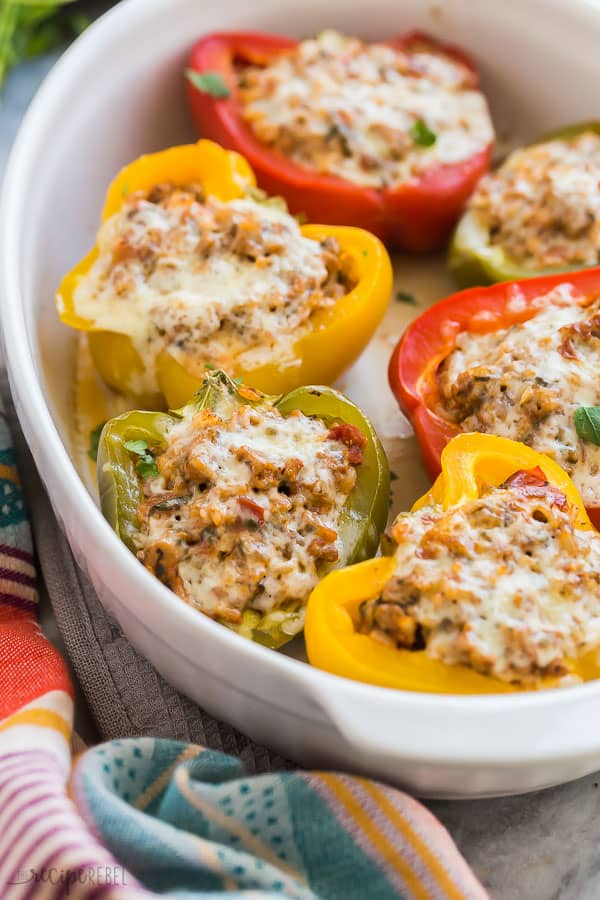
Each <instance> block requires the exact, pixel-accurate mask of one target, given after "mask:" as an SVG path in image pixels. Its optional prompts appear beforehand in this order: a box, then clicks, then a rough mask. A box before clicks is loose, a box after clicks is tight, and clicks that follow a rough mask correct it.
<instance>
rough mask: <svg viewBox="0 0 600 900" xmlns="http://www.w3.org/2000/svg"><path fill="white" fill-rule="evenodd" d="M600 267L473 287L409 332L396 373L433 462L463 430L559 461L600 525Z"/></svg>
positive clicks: (403, 402)
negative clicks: (495, 436)
mask: <svg viewBox="0 0 600 900" xmlns="http://www.w3.org/2000/svg"><path fill="white" fill-rule="evenodd" d="M599 363H600V269H597V268H596V269H582V270H581V271H579V272H575V273H573V274H571V275H553V276H549V277H544V278H530V279H526V280H524V281H522V282H513V283H504V284H495V285H492V286H490V287H487V288H472V289H470V290H467V291H462V292H460V293H458V294H454V295H453V296H451V297H448V298H447V299H445V300H442V301H440V302H439V303H436V304H435V305H434V306H432V307H431V308H430V309H428V310H427V312H425V313H424V314H423V315H422V316H420V317H419V318H418V319H416V320H415V321H414V322H413V323H412V324H411V325H410V326H409V328H408V329H407V330H406V332H405V333H404V336H403V337H402V339H401V341H400V343H399V344H398V346H397V348H396V350H395V351H394V354H393V356H392V359H391V361H390V367H389V376H390V383H391V386H392V390H393V391H394V393H395V395H396V397H397V399H398V401H399V403H400V406H401V408H402V409H403V411H404V412H405V413H406V415H407V416H408V417H409V418H410V419H411V421H412V424H413V427H414V429H415V432H416V435H417V440H418V442H419V445H420V448H421V453H422V455H423V458H424V461H425V464H426V466H427V468H428V470H429V472H430V474H431V475H432V476H435V475H437V473H438V472H439V470H440V457H441V452H442V449H443V447H444V446H445V444H447V442H448V441H449V440H450V439H451V438H452V437H453V436H454V435H455V434H457V433H458V432H460V431H479V432H486V433H491V434H498V435H501V436H503V437H507V438H511V439H513V440H518V441H522V442H523V443H526V444H528V445H529V446H531V447H533V448H534V449H535V450H538V451H539V452H541V453H545V454H547V455H548V456H550V457H552V459H554V460H555V461H556V462H557V463H558V464H559V465H561V466H562V467H563V468H564V469H565V470H566V471H567V472H568V474H569V475H570V476H571V477H572V478H573V481H574V482H575V485H576V487H577V489H578V490H579V492H580V494H581V496H582V498H583V501H584V503H585V506H586V508H587V510H588V512H589V514H590V516H591V518H592V521H593V522H594V523H595V524H596V525H598V526H600V381H599V379H598V368H599Z"/></svg>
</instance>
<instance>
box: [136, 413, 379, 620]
mask: <svg viewBox="0 0 600 900" xmlns="http://www.w3.org/2000/svg"><path fill="white" fill-rule="evenodd" d="M348 429H350V430H348ZM353 441H354V442H355V443H354V455H353V452H352V446H353ZM363 445H364V438H363V436H362V435H361V433H360V432H359V431H358V429H354V428H353V426H348V425H342V426H338V427H337V428H336V427H335V426H334V427H333V428H332V429H330V428H329V427H328V426H327V425H325V424H324V422H323V421H322V420H320V419H317V418H309V417H306V416H304V415H302V414H301V413H291V414H290V415H289V416H286V417H284V416H282V415H281V414H280V413H279V412H278V411H277V410H276V409H275V408H273V407H264V408H262V407H261V408H259V409H256V408H252V407H251V406H242V407H241V408H239V409H237V410H236V411H234V412H233V413H232V414H231V415H230V416H229V417H227V418H221V417H220V416H219V415H216V414H215V413H213V412H211V411H210V410H203V411H201V412H198V413H196V414H195V415H193V416H191V415H188V416H187V418H185V419H184V420H183V421H182V422H181V423H180V424H177V425H176V426H175V427H173V428H172V430H171V431H170V433H169V435H168V447H167V449H166V450H165V451H164V452H163V453H162V454H161V455H159V456H158V458H157V461H158V467H159V471H160V475H159V477H158V478H150V479H147V480H146V481H145V482H144V491H145V494H146V503H145V504H144V506H143V507H142V509H141V512H140V516H141V524H142V527H141V532H140V541H139V544H140V549H139V556H140V558H141V559H142V560H143V562H144V563H145V564H146V565H147V566H148V568H150V570H151V571H152V572H154V573H155V574H156V575H157V576H158V577H159V578H160V579H161V580H162V581H163V582H165V583H166V584H167V585H168V586H169V587H171V588H172V589H173V590H174V591H175V592H176V593H177V594H179V596H180V597H182V598H183V599H184V600H185V601H186V602H187V603H190V604H191V605H192V606H194V607H196V608H197V609H199V610H201V611H202V612H203V613H206V614H207V615H210V616H213V617H217V618H220V619H224V620H226V621H229V622H233V623H237V622H239V621H240V620H241V615H242V613H243V611H244V610H245V609H252V610H258V611H260V612H262V613H270V612H272V611H273V610H278V609H281V608H285V609H290V607H291V608H292V609H297V610H298V618H297V620H296V623H295V625H294V629H295V631H299V630H300V629H301V628H302V625H303V616H304V605H305V603H306V601H307V599H308V596H309V594H310V592H311V590H312V589H313V587H314V586H315V584H316V583H317V581H318V580H319V569H320V566H322V565H323V564H326V563H332V562H335V561H336V560H337V559H338V556H339V554H340V550H341V544H340V538H339V534H338V529H339V519H340V514H341V511H342V507H343V506H344V503H345V501H346V499H347V497H348V495H349V494H350V492H351V490H352V488H353V486H354V483H355V479H356V470H355V467H354V465H352V464H351V462H350V459H354V460H357V459H358V458H359V457H360V455H361V448H362V446H363ZM357 447H358V448H359V452H358V456H357V455H356V452H357Z"/></svg>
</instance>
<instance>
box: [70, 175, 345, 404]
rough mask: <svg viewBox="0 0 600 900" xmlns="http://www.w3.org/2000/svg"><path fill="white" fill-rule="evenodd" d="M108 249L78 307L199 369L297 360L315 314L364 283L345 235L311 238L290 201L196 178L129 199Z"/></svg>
mask: <svg viewBox="0 0 600 900" xmlns="http://www.w3.org/2000/svg"><path fill="white" fill-rule="evenodd" d="M98 248H99V255H98V259H97V260H96V262H95V263H94V264H93V266H92V268H91V270H90V272H89V273H88V275H87V276H86V277H85V278H83V279H82V280H81V281H80V283H79V285H78V287H77V289H76V292H75V306H76V309H77V312H78V313H79V314H80V315H81V316H83V317H84V318H90V319H93V320H94V322H95V323H96V327H97V328H98V329H106V330H107V331H117V332H119V333H123V334H128V335H129V336H130V337H131V338H132V339H133V341H134V344H135V346H136V348H137V349H138V351H139V353H140V355H141V356H142V358H143V359H147V358H148V357H151V358H152V357H155V356H156V355H157V354H158V353H159V352H160V351H161V350H163V349H166V350H168V352H169V353H170V354H171V355H172V356H173V357H174V358H175V359H176V360H177V361H178V362H180V363H182V364H183V365H184V366H185V367H186V369H187V370H188V371H190V370H191V371H192V372H193V373H194V374H196V375H199V376H201V375H202V373H203V371H204V365H205V363H210V364H212V365H214V366H215V367H217V368H223V369H225V370H231V369H233V368H235V365H236V363H237V364H238V365H240V367H241V368H244V369H246V370H248V369H250V368H254V367H257V366H260V365H262V364H264V363H268V362H272V361H273V360H276V361H277V360H282V361H284V360H285V359H287V358H290V359H291V358H293V345H294V343H295V342H296V341H297V340H298V338H299V337H301V336H302V334H304V333H305V332H307V331H308V330H309V329H310V327H311V324H310V322H311V317H312V316H313V315H314V314H315V313H316V312H317V311H319V310H326V309H329V308H331V307H332V306H334V305H335V303H336V302H337V301H338V300H339V299H340V298H341V297H343V296H344V295H345V294H346V293H348V291H349V290H351V288H352V287H353V286H354V283H355V282H354V279H353V275H352V272H351V262H350V260H349V259H347V258H346V256H345V255H344V254H342V253H341V251H340V247H339V245H338V243H337V241H336V240H335V239H334V238H327V239H325V240H323V241H322V242H319V241H315V240H311V239H308V238H305V237H303V236H302V234H301V231H300V227H299V225H298V223H297V221H296V220H295V219H294V218H293V216H290V215H289V214H288V213H287V212H285V211H284V210H283V209H282V208H281V206H280V205H279V206H278V205H277V204H273V203H269V202H258V200H255V199H251V198H246V199H240V200H233V201H229V202H227V203H222V202H220V201H219V200H216V199H215V198H214V197H204V196H203V194H202V191H201V189H200V188H199V187H198V186H194V185H188V186H187V187H175V186H174V185H172V184H160V185H157V186H156V187H154V188H153V189H152V190H151V191H150V192H149V193H148V194H144V193H141V192H137V193H134V194H132V195H131V196H129V197H127V198H126V200H125V202H124V204H123V207H122V208H121V210H120V211H119V212H118V213H116V214H115V215H114V216H112V217H111V218H110V219H109V220H108V221H107V222H105V223H104V225H103V226H102V228H101V230H100V232H99V235H98ZM147 386H149V387H151V386H153V385H147Z"/></svg>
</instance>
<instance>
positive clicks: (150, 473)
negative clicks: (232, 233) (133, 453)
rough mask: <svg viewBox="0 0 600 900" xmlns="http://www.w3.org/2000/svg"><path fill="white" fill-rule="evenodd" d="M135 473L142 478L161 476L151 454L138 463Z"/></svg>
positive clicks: (147, 454)
mask: <svg viewBox="0 0 600 900" xmlns="http://www.w3.org/2000/svg"><path fill="white" fill-rule="evenodd" d="M135 471H136V472H137V473H138V475H139V476H140V478H156V476H157V475H158V474H159V473H158V466H157V465H156V461H155V459H154V457H153V456H152V454H151V453H146V455H145V456H144V457H142V459H140V460H139V461H138V462H137V464H136V467H135Z"/></svg>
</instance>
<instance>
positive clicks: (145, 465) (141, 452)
mask: <svg viewBox="0 0 600 900" xmlns="http://www.w3.org/2000/svg"><path fill="white" fill-rule="evenodd" d="M125 449H126V450H129V452H130V453H133V454H134V455H135V456H139V459H138V461H137V462H136V464H135V471H136V472H137V473H138V475H139V476H140V478H151V477H152V478H155V477H156V476H157V475H158V474H159V472H158V466H157V465H156V460H155V459H154V457H153V456H152V454H151V453H150V451H149V450H148V441H144V440H139V441H125Z"/></svg>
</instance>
